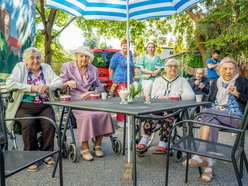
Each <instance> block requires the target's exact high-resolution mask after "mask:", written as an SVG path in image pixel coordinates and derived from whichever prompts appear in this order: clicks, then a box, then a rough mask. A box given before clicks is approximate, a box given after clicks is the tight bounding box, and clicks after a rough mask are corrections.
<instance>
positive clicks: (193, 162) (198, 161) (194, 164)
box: [183, 155, 208, 168]
mask: <svg viewBox="0 0 248 186" xmlns="http://www.w3.org/2000/svg"><path fill="white" fill-rule="evenodd" d="M207 160H208V159H207V158H204V157H200V156H198V155H194V156H193V157H192V158H190V159H189V168H198V167H200V166H207V165H208V161H207ZM186 164H187V160H185V161H184V162H183V165H184V166H186Z"/></svg>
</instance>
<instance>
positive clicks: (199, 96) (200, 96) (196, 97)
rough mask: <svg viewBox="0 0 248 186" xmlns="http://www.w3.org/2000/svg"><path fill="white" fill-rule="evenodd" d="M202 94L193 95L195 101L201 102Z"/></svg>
mask: <svg viewBox="0 0 248 186" xmlns="http://www.w3.org/2000/svg"><path fill="white" fill-rule="evenodd" d="M202 98H203V95H195V100H196V102H202Z"/></svg>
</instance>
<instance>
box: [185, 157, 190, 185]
mask: <svg viewBox="0 0 248 186" xmlns="http://www.w3.org/2000/svg"><path fill="white" fill-rule="evenodd" d="M189 157H190V154H189V153H187V161H186V173H185V183H188V174H189Z"/></svg>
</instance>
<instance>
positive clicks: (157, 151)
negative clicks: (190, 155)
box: [153, 146, 167, 154]
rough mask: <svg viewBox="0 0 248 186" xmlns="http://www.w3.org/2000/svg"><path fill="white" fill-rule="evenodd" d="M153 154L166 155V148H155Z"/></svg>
mask: <svg viewBox="0 0 248 186" xmlns="http://www.w3.org/2000/svg"><path fill="white" fill-rule="evenodd" d="M153 153H154V154H166V153H167V148H164V147H160V146H157V147H156V149H155V150H154V152H153Z"/></svg>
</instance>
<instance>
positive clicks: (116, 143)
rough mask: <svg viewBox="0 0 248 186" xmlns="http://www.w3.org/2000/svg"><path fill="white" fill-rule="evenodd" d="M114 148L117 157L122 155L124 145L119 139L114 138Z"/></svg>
mask: <svg viewBox="0 0 248 186" xmlns="http://www.w3.org/2000/svg"><path fill="white" fill-rule="evenodd" d="M112 148H113V151H114V152H115V153H116V154H117V155H120V153H121V152H122V144H121V141H120V140H119V139H118V138H112Z"/></svg>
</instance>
